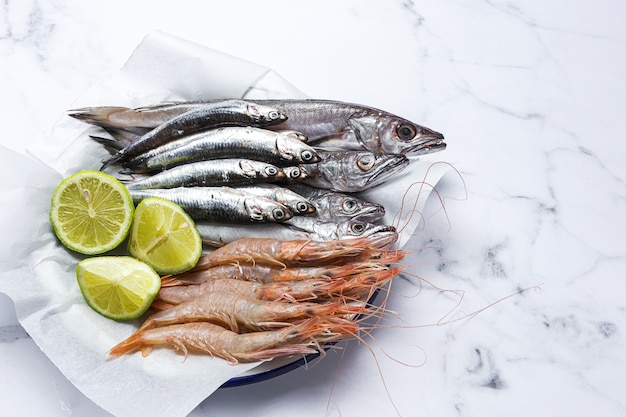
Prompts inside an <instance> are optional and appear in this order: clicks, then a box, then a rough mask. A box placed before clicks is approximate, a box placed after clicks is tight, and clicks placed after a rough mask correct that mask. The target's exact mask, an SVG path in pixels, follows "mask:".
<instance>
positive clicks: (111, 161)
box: [100, 149, 125, 171]
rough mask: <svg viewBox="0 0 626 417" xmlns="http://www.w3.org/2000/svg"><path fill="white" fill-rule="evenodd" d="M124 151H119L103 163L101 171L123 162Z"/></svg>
mask: <svg viewBox="0 0 626 417" xmlns="http://www.w3.org/2000/svg"><path fill="white" fill-rule="evenodd" d="M124 155H125V154H124V149H121V150H119V151H117V152H116V153H114V154H113V155H111V157H110V158H109V159H106V160H104V161H103V162H102V166H101V167H100V171H102V170H104V169H105V168H107V167H109V166H111V165H115V164H117V163H118V162H121V161H122V159H123V157H124Z"/></svg>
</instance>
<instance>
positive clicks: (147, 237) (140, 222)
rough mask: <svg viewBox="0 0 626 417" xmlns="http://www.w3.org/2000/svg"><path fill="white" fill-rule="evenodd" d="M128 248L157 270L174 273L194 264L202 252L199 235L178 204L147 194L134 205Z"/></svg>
mask: <svg viewBox="0 0 626 417" xmlns="http://www.w3.org/2000/svg"><path fill="white" fill-rule="evenodd" d="M128 250H129V252H130V254H131V255H132V256H134V257H135V258H137V259H139V260H141V261H144V262H146V263H147V264H148V265H151V266H152V267H153V268H154V269H155V270H156V271H157V272H158V273H159V274H176V273H181V272H185V271H187V270H189V269H191V268H193V267H194V266H195V265H196V263H197V262H198V259H199V258H200V255H201V254H202V239H201V238H200V234H199V233H198V230H197V229H196V224H195V223H194V221H193V220H192V219H191V217H189V215H188V214H187V213H186V212H185V211H184V210H183V208H182V207H180V206H179V205H178V204H175V203H173V202H171V201H169V200H165V199H163V198H158V197H150V198H146V199H144V200H142V201H141V202H140V203H139V204H138V205H137V209H136V210H135V215H134V219H133V224H132V226H131V229H130V237H129V240H128Z"/></svg>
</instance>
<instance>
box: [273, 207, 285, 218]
mask: <svg viewBox="0 0 626 417" xmlns="http://www.w3.org/2000/svg"><path fill="white" fill-rule="evenodd" d="M272 214H273V216H274V218H275V219H276V220H282V219H284V218H285V212H284V210H281V209H274V210H273V211H272Z"/></svg>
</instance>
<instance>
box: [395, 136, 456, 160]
mask: <svg viewBox="0 0 626 417" xmlns="http://www.w3.org/2000/svg"><path fill="white" fill-rule="evenodd" d="M413 142H414V143H413V144H411V145H410V146H407V147H405V148H404V149H402V153H403V154H404V155H426V154H429V153H433V152H439V151H443V150H444V149H446V146H448V145H447V144H446V142H445V138H444V137H443V135H442V134H441V133H439V132H432V133H429V134H427V135H422V136H421V137H420V138H419V139H418V140H414V141H413Z"/></svg>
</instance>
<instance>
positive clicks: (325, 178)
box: [300, 150, 409, 192]
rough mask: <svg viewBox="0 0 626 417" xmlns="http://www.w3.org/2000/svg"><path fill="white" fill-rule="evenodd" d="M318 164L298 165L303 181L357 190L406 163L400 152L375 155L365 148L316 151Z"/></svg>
mask: <svg viewBox="0 0 626 417" xmlns="http://www.w3.org/2000/svg"><path fill="white" fill-rule="evenodd" d="M318 154H319V155H320V157H321V158H322V160H321V161H320V162H318V163H317V164H308V165H300V168H301V169H302V170H303V171H306V178H305V179H303V180H302V181H303V182H304V183H305V184H308V185H311V186H314V187H318V188H324V189H327V190H333V191H339V192H359V191H364V190H367V189H370V188H372V187H375V186H377V185H379V184H381V183H383V182H385V181H387V180H388V179H389V178H391V177H393V176H394V175H396V174H397V173H399V172H400V171H402V170H403V169H405V168H406V167H407V166H408V165H409V158H408V157H407V156H406V155H403V154H395V155H390V154H383V155H378V154H375V153H372V152H368V151H344V152H327V151H320V150H318Z"/></svg>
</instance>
